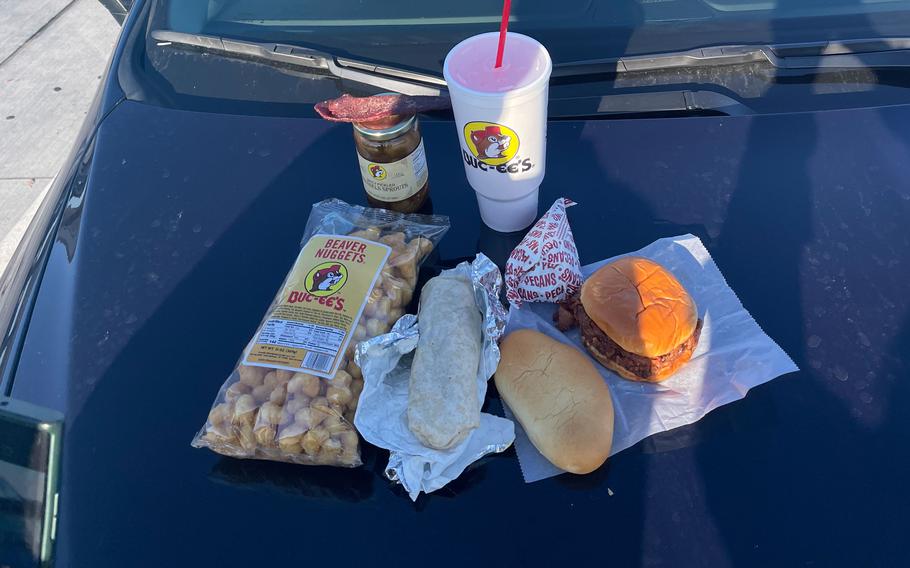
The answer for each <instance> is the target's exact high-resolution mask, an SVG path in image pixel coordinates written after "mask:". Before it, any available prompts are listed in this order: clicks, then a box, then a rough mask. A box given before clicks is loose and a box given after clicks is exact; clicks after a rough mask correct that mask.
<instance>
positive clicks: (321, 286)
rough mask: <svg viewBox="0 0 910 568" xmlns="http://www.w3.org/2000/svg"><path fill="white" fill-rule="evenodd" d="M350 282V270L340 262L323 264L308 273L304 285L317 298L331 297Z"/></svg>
mask: <svg viewBox="0 0 910 568" xmlns="http://www.w3.org/2000/svg"><path fill="white" fill-rule="evenodd" d="M347 281H348V269H347V268H345V266H344V265H343V264H341V263H338V262H323V263H322V264H318V265H316V266H314V267H313V268H312V270H310V271H309V272H307V275H306V279H305V280H304V285H305V286H306V289H307V292H309V293H310V294H312V295H313V296H316V297H325V296H331V295H332V294H334V293H336V292H338V291H339V290H341V288H342V287H344V284H345V282H347Z"/></svg>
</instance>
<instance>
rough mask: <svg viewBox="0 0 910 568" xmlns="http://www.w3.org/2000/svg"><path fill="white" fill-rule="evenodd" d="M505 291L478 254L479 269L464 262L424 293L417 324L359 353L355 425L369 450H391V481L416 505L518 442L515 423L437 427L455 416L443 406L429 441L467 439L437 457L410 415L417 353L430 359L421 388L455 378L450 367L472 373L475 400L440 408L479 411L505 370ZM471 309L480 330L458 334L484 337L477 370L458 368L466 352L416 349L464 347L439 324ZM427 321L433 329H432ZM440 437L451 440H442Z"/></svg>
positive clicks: (407, 322)
mask: <svg viewBox="0 0 910 568" xmlns="http://www.w3.org/2000/svg"><path fill="white" fill-rule="evenodd" d="M459 282H464V283H467V285H468V286H467V288H462V287H461V286H460V285H459ZM501 286H502V276H501V274H500V272H499V269H498V268H497V267H496V265H495V264H494V263H493V262H492V261H491V260H490V259H489V258H487V257H486V256H484V255H482V254H478V255H477V257H476V258H475V259H474V261H473V262H462V263H461V264H459V265H458V266H457V267H455V268H453V269H451V270H445V271H443V272H442V274H441V277H437V278H436V279H434V280H431V281H430V282H429V283H427V285H426V286H424V288H423V293H422V294H421V305H420V310H419V311H420V318H421V319H420V321H419V323H418V320H417V318H416V317H415V316H413V315H410V314H405V315H404V316H402V317H401V319H399V320H398V322H397V323H396V324H395V326H394V327H393V328H392V331H391V332H389V333H387V334H385V335H380V336H378V337H374V338H373V339H370V340H368V341H364V342H363V343H361V344H360V345H358V347H357V356H356V359H357V362H358V364H359V365H360V367H361V368H362V369H363V379H364V388H363V393H361V395H360V403H359V404H358V406H357V414H356V415H355V416H354V424H355V425H356V426H357V430H358V431H359V432H360V433H361V435H363V437H364V438H365V439H366V440H367V441H368V442H370V443H371V444H373V445H375V446H378V447H380V448H385V449H387V450H389V463H388V466H386V469H385V475H386V477H388V478H389V479H390V480H392V481H395V482H398V483H401V484H402V485H403V486H404V488H405V489H406V490H407V492H408V495H409V496H410V497H411V499H417V496H418V495H419V494H420V493H430V492H432V491H436V490H437V489H439V488H440V487H443V486H445V485H446V484H447V483H449V482H450V481H452V480H453V479H455V478H456V477H458V476H459V475H461V472H463V471H464V470H465V468H466V467H468V466H469V465H470V464H472V463H474V462H476V461H477V460H479V459H480V458H481V457H483V456H484V455H486V454H489V453H491V452H502V451H504V450H505V449H506V448H508V447H509V446H510V445H511V444H512V441H513V440H514V439H515V426H514V424H513V423H512V421H511V420H507V419H505V418H501V417H499V416H494V415H492V414H487V413H484V412H479V422H478V423H477V425H476V426H473V427H468V426H469V424H468V423H467V422H461V421H457V422H453V424H452V425H449V424H448V422H447V420H446V421H442V422H436V421H437V420H439V418H440V415H442V414H447V413H449V412H450V410H449V407H448V406H444V407H440V410H439V413H440V415H437V416H432V420H433V422H436V426H434V427H428V429H427V430H426V432H433V434H428V435H434V436H435V435H437V434H438V433H439V431H443V429H445V431H446V432H448V431H449V430H448V429H449V428H451V429H452V430H451V431H455V432H457V434H456V435H455V436H454V437H453V438H458V437H461V432H464V435H463V437H462V439H461V441H460V442H454V443H453V444H452V446H451V447H449V448H446V449H437V448H433V447H431V446H429V445H427V444H426V443H425V442H424V441H423V440H422V439H421V438H418V437H417V436H416V435H415V433H414V432H413V430H412V424H411V422H412V419H411V417H410V416H409V407H411V406H412V404H413V402H414V401H413V399H412V391H411V380H412V369H413V367H414V366H415V357H416V354H415V352H416V351H417V350H418V349H419V350H420V351H423V352H424V353H425V355H420V357H421V358H424V357H427V359H426V361H425V362H424V363H420V364H421V365H426V366H427V367H426V369H427V372H426V373H424V372H420V371H419V372H418V373H417V375H418V376H419V375H423V379H418V380H419V381H420V380H430V379H433V378H434V377H433V375H434V374H437V373H438V374H439V375H440V376H442V374H443V373H444V374H446V375H449V374H451V373H453V372H454V371H453V370H451V369H449V368H443V367H451V366H452V365H455V364H456V363H457V364H458V365H459V366H461V365H464V368H465V369H467V368H470V369H472V371H471V375H470V377H471V389H472V390H471V393H472V395H473V397H474V400H473V401H470V402H469V401H467V400H463V401H461V402H459V403H458V404H457V405H456V404H454V401H446V402H442V403H439V404H445V405H448V404H450V403H453V407H454V406H458V405H462V406H463V407H465V408H476V409H480V407H481V405H482V404H483V400H484V397H485V396H486V393H487V381H488V380H489V378H490V377H491V376H492V375H493V371H495V370H496V366H497V365H498V364H499V345H498V341H499V338H500V337H501V336H502V330H503V328H504V327H505V321H506V311H505V308H504V307H503V305H502V304H501V303H500V302H499V290H500V287H501ZM465 292H466V293H467V294H469V297H468V298H464V297H462V294H463V293H465ZM436 295H438V296H439V297H444V298H445V301H444V302H442V303H441V304H440V306H439V307H435V304H436V300H434V299H433V296H436ZM469 306H473V307H474V311H476V313H477V317H478V319H477V320H475V321H474V323H471V324H465V325H458V326H457V327H464V328H466V329H467V328H470V329H474V330H477V332H478V333H479V340H478V347H479V351H478V354H477V358H476V359H474V360H473V362H464V361H459V359H463V358H465V355H464V353H463V349H462V348H458V353H457V354H453V355H439V354H434V351H433V347H430V348H429V350H428V349H423V348H422V347H421V348H418V344H421V345H426V344H427V343H426V342H424V335H425V334H427V335H430V336H431V337H432V336H437V337H438V338H441V339H437V340H435V341H430V342H429V344H430V345H433V344H435V343H437V342H439V341H442V342H444V343H445V344H446V345H447V346H446V347H445V349H447V350H448V349H453V348H454V347H453V346H454V345H458V344H461V343H462V341H466V340H467V339H466V338H468V337H469V336H465V337H466V338H465V339H460V338H457V337H455V336H454V334H453V333H451V327H452V326H451V324H450V323H440V322H443V320H446V319H454V318H456V317H457V318H462V317H463V318H466V320H467V319H468V318H472V317H474V316H473V312H472V311H471V310H469V309H468V307H469ZM428 310H429V311H428ZM458 313H460V315H457V314H458ZM428 318H429V320H430V321H431V322H433V323H427V319H428ZM428 328H429V329H428ZM447 330H448V331H447ZM422 342H423V343H422ZM434 355H435V356H434ZM440 369H441V370H440ZM462 372H463V370H460V371H458V373H459V374H460V373H462ZM435 378H436V379H439V377H435ZM448 386H450V387H451V386H454V385H448ZM424 387H427V388H430V387H432V385H430V384H429V383H427V384H426V385H424ZM424 387H420V388H421V389H422V388H424ZM459 388H463V386H462V387H459ZM441 398H443V399H444V398H446V397H445V396H443V397H441ZM449 398H451V397H449ZM420 404H427V409H426V410H424V411H421V412H419V413H418V414H419V416H420V418H419V420H420V421H424V420H426V419H427V418H428V417H429V416H430V414H429V412H430V411H432V407H434V406H435V405H436V403H430V402H424V403H418V406H419V405H420ZM475 405H476V406H475ZM472 412H473V411H472ZM430 428H432V430H431V429H430ZM418 430H419V428H418ZM441 437H442V438H443V439H444V438H445V436H444V435H443V436H441Z"/></svg>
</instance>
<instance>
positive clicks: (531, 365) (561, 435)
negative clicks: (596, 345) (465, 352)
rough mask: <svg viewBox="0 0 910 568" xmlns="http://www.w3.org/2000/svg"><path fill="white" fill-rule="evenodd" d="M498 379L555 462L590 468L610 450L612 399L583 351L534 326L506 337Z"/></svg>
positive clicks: (538, 443)
mask: <svg viewBox="0 0 910 568" xmlns="http://www.w3.org/2000/svg"><path fill="white" fill-rule="evenodd" d="M500 351H501V354H502V358H501V360H500V362H499V367H498V368H497V369H496V375H495V376H494V381H495V383H496V388H497V389H498V390H499V395H500V396H501V397H502V400H504V401H505V403H506V404H508V405H509V408H510V409H511V410H512V413H513V414H514V415H515V418H516V419H517V420H518V422H519V424H521V426H522V427H523V428H524V430H525V432H527V434H528V438H530V440H531V443H532V444H534V447H536V448H537V449H538V450H539V451H540V453H541V454H543V455H544V457H546V458H547V459H548V460H550V462H551V463H553V465H555V466H556V467H558V468H560V469H562V470H565V471H569V472H572V473H590V472H592V471H594V470H595V469H597V468H598V467H600V466H601V465H602V464H603V463H604V462H605V461H606V459H607V457H608V456H609V455H610V448H611V447H612V445H613V400H612V399H611V397H610V389H609V387H607V384H606V382H605V381H604V379H603V377H601V376H600V373H599V372H598V371H597V369H596V368H595V367H594V365H593V364H592V363H591V360H590V359H588V358H587V357H585V355H584V354H583V353H581V352H579V351H578V350H577V349H574V348H572V347H570V346H568V345H565V344H563V343H560V342H558V341H556V340H554V339H551V338H549V337H547V336H546V335H544V334H542V333H540V332H537V331H533V330H530V329H521V330H518V331H513V332H512V333H510V334H509V335H507V336H506V337H505V339H503V340H502V343H501V345H500Z"/></svg>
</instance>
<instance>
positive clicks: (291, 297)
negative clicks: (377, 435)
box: [193, 199, 449, 467]
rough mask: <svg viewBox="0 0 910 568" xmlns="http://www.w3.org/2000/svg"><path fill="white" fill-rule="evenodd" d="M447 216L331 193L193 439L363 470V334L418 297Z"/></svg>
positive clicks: (385, 324) (238, 452) (248, 454)
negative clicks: (357, 423) (357, 420)
mask: <svg viewBox="0 0 910 568" xmlns="http://www.w3.org/2000/svg"><path fill="white" fill-rule="evenodd" d="M448 228H449V220H448V217H444V216H440V215H432V216H428V215H403V214H400V213H393V212H390V211H386V210H384V209H369V208H365V207H359V206H356V205H348V204H347V203H345V202H343V201H339V200H337V199H330V200H326V201H322V202H320V203H316V204H315V205H313V211H312V212H311V213H310V218H309V220H308V221H307V226H306V232H305V234H304V237H303V241H302V248H301V251H300V254H299V255H298V257H297V261H296V262H295V263H294V266H293V267H292V268H291V270H290V272H289V273H288V275H287V277H286V278H285V281H284V284H282V286H281V289H280V290H279V291H278V294H277V295H276V296H275V299H274V300H273V301H272V305H271V306H270V307H269V310H268V312H267V313H266V315H265V318H263V320H262V323H261V324H260V325H259V328H258V329H257V330H256V333H255V334H254V335H253V338H252V339H251V340H250V342H249V344H247V347H246V349H244V352H243V354H242V355H241V356H240V360H239V361H238V363H237V366H236V368H235V369H234V372H233V373H231V375H230V376H229V377H228V378H227V380H226V381H225V382H224V384H223V385H222V386H221V390H219V391H218V396H217V397H216V399H215V404H214V405H213V406H212V409H211V411H210V412H209V416H208V419H207V420H206V422H205V425H204V426H203V427H202V429H201V430H200V431H199V433H197V434H196V437H195V438H194V439H193V446H194V447H197V448H202V447H205V448H209V449H211V450H213V451H215V452H218V453H219V454H223V455H226V456H232V457H237V458H254V459H267V460H274V461H283V462H291V463H299V464H311V465H334V466H343V467H356V466H359V465H360V464H361V463H362V462H361V460H360V443H359V438H358V435H357V432H356V431H355V429H354V425H353V424H354V411H355V410H356V409H357V401H358V399H359V397H360V392H361V390H362V389H363V376H362V375H361V373H360V368H359V367H358V366H357V365H356V364H355V363H354V348H355V347H356V346H357V344H358V343H359V342H361V341H364V340H366V339H371V338H373V337H375V336H377V335H381V334H383V333H386V332H387V331H388V330H389V329H390V328H391V327H392V324H394V323H395V322H396V321H397V320H398V318H399V317H401V316H402V315H403V314H404V311H405V308H406V307H407V305H408V303H409V302H410V301H411V296H412V295H413V294H414V288H415V287H416V285H417V272H418V269H419V268H420V265H421V263H422V262H423V260H424V259H425V258H426V257H427V255H429V254H430V252H431V251H432V250H433V248H434V247H435V246H436V245H437V244H438V243H439V240H440V239H441V238H442V236H443V235H444V234H445V232H446V231H447V230H448Z"/></svg>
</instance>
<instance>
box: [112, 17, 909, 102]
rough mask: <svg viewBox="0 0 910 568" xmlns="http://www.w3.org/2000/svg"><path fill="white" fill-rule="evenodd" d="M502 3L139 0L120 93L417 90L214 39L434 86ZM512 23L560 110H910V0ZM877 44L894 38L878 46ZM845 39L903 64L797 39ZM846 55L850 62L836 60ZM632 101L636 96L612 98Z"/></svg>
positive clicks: (217, 95)
mask: <svg viewBox="0 0 910 568" xmlns="http://www.w3.org/2000/svg"><path fill="white" fill-rule="evenodd" d="M501 6H502V4H501V2H500V1H498V0H483V1H482V2H481V1H480V0H463V1H461V2H449V3H439V2H424V3H412V2H404V1H403V0H387V1H383V2H364V3H361V2H351V1H349V0H336V1H333V2H324V1H320V2H315V1H312V0H179V1H178V0H158V1H157V2H152V3H151V4H149V5H146V8H148V18H149V19H148V22H147V25H146V26H144V27H145V29H146V35H145V38H146V39H145V42H144V43H143V44H141V45H140V46H138V48H139V49H140V50H141V53H139V54H138V56H137V57H135V58H127V60H128V61H129V65H132V67H131V68H130V69H128V70H127V71H128V72H129V73H131V74H132V76H131V77H127V75H121V79H123V80H124V81H123V82H124V84H126V85H129V86H131V87H133V89H132V90H129V89H128V91H129V92H128V95H127V96H128V97H129V98H131V99H133V100H145V101H148V102H155V103H156V104H162V105H170V106H176V107H180V108H192V109H198V110H204V111H210V112H211V111H217V112H231V113H234V112H236V113H257V114H258V113H262V114H282V115H292V116H315V113H314V112H313V110H312V103H315V102H318V101H321V100H326V99H330V98H334V97H337V96H339V95H340V94H341V93H350V94H353V95H370V94H375V93H379V92H385V91H390V90H391V91H399V92H408V91H406V90H403V88H402V87H400V86H396V85H395V84H388V83H385V84H381V83H377V82H375V81H369V80H364V78H363V76H361V77H359V78H358V77H351V76H344V75H340V74H337V73H333V72H331V71H330V70H328V69H326V68H313V67H312V66H311V67H307V66H305V65H304V66H300V65H297V66H294V65H291V64H285V63H283V62H281V61H275V60H274V58H272V59H269V58H268V57H256V56H255V55H248V54H247V53H246V52H243V53H236V52H234V53H225V52H224V51H218V49H212V48H208V47H206V46H207V45H209V44H208V43H206V42H211V41H213V38H214V41H215V43H216V44H217V43H218V41H217V38H222V39H232V40H240V42H256V43H258V44H266V45H265V46H260V47H261V49H262V50H263V52H264V53H265V54H266V55H268V54H270V53H272V52H273V49H274V48H271V47H269V46H268V45H267V44H276V43H277V44H286V45H285V46H283V47H282V48H281V49H284V50H287V49H294V48H304V49H307V48H308V49H310V50H314V49H315V50H317V51H318V52H320V53H322V54H326V55H325V57H328V58H332V57H334V58H337V60H338V61H339V62H340V61H342V59H343V60H344V61H349V62H350V61H353V62H354V64H355V65H363V64H370V63H375V64H381V65H382V66H383V67H385V68H392V69H394V70H396V71H397V72H400V73H404V74H408V73H411V74H413V73H417V74H419V75H420V76H422V77H429V79H430V80H431V82H432V80H436V81H437V83H436V84H433V85H431V86H432V87H436V86H438V85H440V84H443V83H442V81H441V76H442V63H443V60H444V59H445V56H446V54H447V53H448V51H449V50H450V49H451V48H452V47H453V46H454V45H455V44H456V43H458V42H460V41H461V40H463V39H465V38H466V37H469V36H472V35H475V34H479V33H484V32H489V31H492V30H496V29H498V26H499V18H500V14H499V11H500V10H501ZM509 28H510V30H512V31H516V32H520V33H524V34H526V35H530V36H532V37H534V38H535V39H537V40H538V41H540V42H541V43H543V44H544V46H546V48H547V49H548V50H549V52H550V55H551V57H552V59H553V63H554V74H553V78H552V79H551V83H550V105H549V116H550V117H551V118H582V117H597V118H604V117H607V116H608V115H612V116H630V115H635V114H636V112H638V111H637V110H629V109H630V108H634V109H641V112H643V113H645V115H648V116H651V115H652V113H654V112H658V111H660V112H663V109H665V108H666V109H669V110H668V112H670V113H671V115H672V113H673V112H675V111H674V110H672V109H682V110H681V112H682V114H684V115H691V114H692V112H695V111H697V112H701V111H702V110H704V112H707V113H708V114H710V113H714V112H721V113H722V114H730V113H763V112H788V111H800V110H822V109H834V108H852V107H858V106H868V105H876V106H878V105H889V104H901V103H904V102H905V101H906V100H907V89H908V87H910V80H908V79H910V75H908V73H907V69H910V50H906V49H898V50H897V51H894V49H895V48H894V47H893V46H906V45H907V44H908V41H910V0H610V1H607V0H602V1H598V0H562V1H560V2H553V1H552V0H547V1H543V0H513V2H512V13H511V22H510V24H509ZM161 32H166V33H165V34H164V35H162V33H161ZM168 34H169V35H168ZM180 38H190V40H193V38H195V41H196V43H192V41H191V42H190V45H187V43H186V42H185V41H184V42H181V40H180ZM883 38H888V41H887V42H885V41H880V42H879V41H876V40H880V39H883ZM850 40H864V41H863V42H862V45H863V46H865V47H862V48H860V47H858V46H859V45H861V44H860V43H856V42H851V43H850V44H849V45H843V44H841V45H838V46H829V47H836V48H837V49H839V50H840V52H841V53H856V52H859V51H863V50H865V51H881V50H882V49H884V48H880V47H877V45H878V44H881V45H882V46H885V45H887V46H891V47H889V48H888V49H889V50H891V51H894V52H893V53H891V55H893V56H895V57H897V58H898V61H897V63H896V64H895V62H894V59H890V60H888V61H887V62H886V63H885V64H879V63H868V61H869V59H868V58H863V57H851V56H850V55H847V56H845V57H842V58H841V59H840V60H838V61H835V60H833V59H830V58H829V60H827V61H825V62H824V63H823V64H822V63H814V62H809V63H808V64H806V63H805V62H803V64H800V63H801V62H800V61H799V59H800V57H799V56H800V55H805V53H802V52H801V51H805V50H804V49H803V48H802V47H800V48H797V49H793V44H804V43H813V44H819V43H821V44H825V42H845V41H850ZM199 42H201V43H199ZM234 43H235V44H237V42H234ZM781 44H787V45H789V46H790V49H788V50H787V53H788V54H789V55H788V57H789V56H791V55H792V56H793V57H792V58H791V61H788V62H781V61H778V62H773V61H771V60H768V59H763V58H762V57H755V58H745V59H744V60H743V61H740V62H738V63H737V62H732V63H730V62H716V61H715V62H713V63H711V64H710V65H708V66H699V65H696V64H694V63H691V62H690V60H689V59H687V58H677V59H678V61H681V64H677V65H676V66H669V67H667V68H654V67H650V68H643V67H642V66H641V63H642V61H644V62H647V61H650V59H649V56H651V55H657V54H667V53H671V54H673V53H677V52H682V51H686V50H692V49H697V48H705V47H711V46H724V47H725V48H727V51H729V46H758V47H745V48H741V49H747V50H748V49H753V50H754V49H759V50H762V51H765V50H768V49H769V48H766V47H763V46H768V45H775V46H780V45H781ZM237 45H239V44H237ZM246 45H247V48H246V49H249V45H250V44H246ZM870 45H871V46H872V47H868V46H870ZM200 46H201V47H200ZM776 49H779V48H776ZM815 49H817V47H816V48H815ZM826 49H827V48H826ZM845 50H846V51H845ZM772 51H773V50H772ZM781 53H783V52H781ZM507 56H508V48H507ZM620 57H622V58H624V60H623V61H624V65H626V66H625V68H624V69H623V70H622V71H621V72H620V71H615V72H613V71H610V70H606V71H604V67H609V64H607V65H601V66H600V67H599V68H598V66H596V65H591V64H578V63H579V62H584V61H591V60H604V59H616V58H620ZM630 57H637V60H636V61H637V63H638V65H639V66H638V67H633V66H631V65H627V63H628V62H629V59H628V58H630ZM673 57H674V56H672V55H671V56H667V58H669V59H673ZM803 59H806V58H803ZM794 60H795V61H794ZM845 60H848V65H847V67H838V65H840V64H841V63H843V62H844V61H845ZM879 61H880V60H879ZM567 64H569V65H567ZM343 65H347V64H343ZM658 67H659V66H658ZM351 68H352V67H351V66H350V65H348V67H347V69H348V70H350V69H351ZM613 69H614V70H615V69H618V66H616V65H614V66H613ZM121 71H123V70H121ZM127 78H128V79H129V80H126V79H127ZM443 88H444V84H443ZM658 91H661V92H663V91H670V92H671V93H670V95H669V96H670V99H660V98H658V99H655V100H654V101H653V104H652V102H651V101H648V100H645V99H643V98H642V97H638V96H637V95H639V94H642V93H644V94H652V93H654V92H658ZM437 92H438V91H437ZM693 92H694V93H695V94H692V93H693ZM411 94H428V93H426V92H425V91H424V92H416V93H411ZM627 95H631V96H633V97H635V98H634V100H627V99H622V98H616V97H624V96H627ZM607 96H613V97H614V98H613V99H610V100H607V99H606V98H605V97H607ZM602 97H604V98H602ZM667 100H669V101H670V102H669V103H667ZM301 103H305V104H301ZM610 109H619V110H618V112H614V111H612V110H610ZM693 109H694V110H693ZM718 109H719V110H718ZM639 114H640V113H639ZM674 116H675V115H674Z"/></svg>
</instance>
